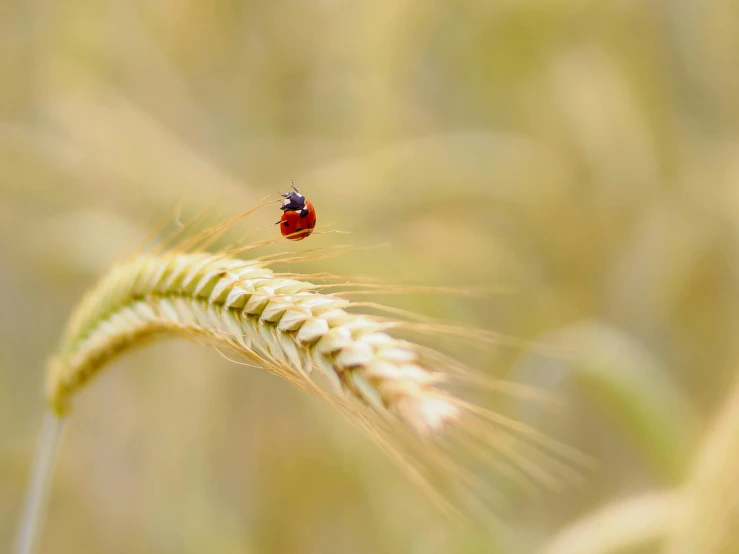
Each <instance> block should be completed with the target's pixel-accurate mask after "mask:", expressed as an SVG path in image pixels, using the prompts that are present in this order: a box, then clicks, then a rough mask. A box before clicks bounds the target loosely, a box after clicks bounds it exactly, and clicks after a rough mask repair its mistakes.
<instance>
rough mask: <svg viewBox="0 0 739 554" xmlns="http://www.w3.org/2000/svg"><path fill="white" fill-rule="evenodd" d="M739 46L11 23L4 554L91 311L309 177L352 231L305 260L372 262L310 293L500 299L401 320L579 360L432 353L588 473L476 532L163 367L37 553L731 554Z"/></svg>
mask: <svg viewBox="0 0 739 554" xmlns="http://www.w3.org/2000/svg"><path fill="white" fill-rule="evenodd" d="M737 37H739V7H737V6H736V5H735V3H732V2H728V1H726V0H723V1H721V0H709V1H707V2H702V3H695V5H691V4H689V3H679V2H668V1H666V0H661V1H660V0H652V1H650V2H633V1H629V0H621V1H615V0H614V1H611V2H587V1H584V0H558V1H545V0H516V1H514V0H507V1H501V2H493V1H489V2H485V1H474V2H473V1H469V0H461V1H459V2H454V3H451V2H449V3H432V2H421V1H418V0H416V1H412V0H404V1H392V0H378V1H375V2H372V3H359V2H349V3H347V2H330V1H325V2H319V3H309V2H296V1H292V2H290V1H283V0H277V1H272V2H265V1H242V2H233V1H231V2H225V1H221V0H215V1H212V2H207V3H206V2H180V3H172V2H168V3H165V2H157V1H152V2H121V1H117V0H111V1H109V2H100V3H97V2H82V1H77V0H71V1H69V2H65V3H63V4H56V3H51V2H42V1H34V2H22V1H20V0H6V1H5V2H3V3H2V4H0V71H2V75H3V77H4V79H3V86H2V87H0V259H1V260H2V269H3V270H2V271H0V285H1V286H0V291H1V292H0V491H2V494H0V545H6V544H8V545H9V544H11V542H12V537H13V534H14V532H15V526H16V523H17V518H18V513H19V506H20V504H21V498H22V495H23V492H24V488H25V486H26V480H27V474H28V470H29V465H30V459H31V456H32V452H33V449H34V445H35V441H36V437H37V433H38V430H39V427H40V422H41V416H42V411H43V407H44V406H43V402H44V400H43V378H44V377H43V372H44V368H45V363H46V358H47V356H48V355H49V353H51V352H52V351H53V349H54V347H55V345H56V343H57V341H58V337H59V333H60V330H61V329H62V327H63V325H64V322H65V321H66V318H67V316H68V314H69V312H70V310H71V309H72V307H73V306H74V305H75V303H76V302H77V300H78V299H79V297H80V295H81V294H82V292H83V291H84V290H86V289H87V288H89V287H90V286H91V285H92V283H94V281H95V280H96V279H97V277H98V276H99V275H100V274H102V273H103V272H104V271H105V270H106V269H107V268H108V267H109V265H110V264H111V263H112V261H113V259H114V258H115V257H116V256H117V255H118V254H119V253H121V252H124V251H125V250H126V249H127V248H130V247H131V245H132V243H133V242H134V241H135V240H136V239H137V238H138V237H139V235H140V233H141V232H142V231H143V230H145V228H146V226H147V224H148V223H147V222H149V221H150V218H151V214H152V213H153V212H155V211H156V210H171V209H172V206H173V205H175V204H176V202H177V198H178V196H181V197H182V198H183V202H182V206H183V210H185V211H188V212H197V211H200V210H202V209H203V208H205V206H207V205H210V204H211V203H213V202H214V201H216V200H217V199H218V198H219V197H221V196H223V195H226V197H225V198H226V199H225V200H224V201H223V202H222V204H221V205H222V206H223V208H222V209H223V210H224V211H227V212H228V211H229V210H231V211H230V213H229V215H232V214H233V213H234V212H239V211H243V210H245V209H248V208H249V207H252V206H254V205H256V204H257V203H258V202H259V200H260V199H261V198H263V197H264V196H265V195H267V194H272V195H275V194H276V193H277V192H278V191H281V190H285V188H286V185H287V184H289V180H290V179H295V180H296V183H297V184H298V185H299V187H300V188H301V191H302V192H305V193H306V194H307V195H309V196H310V198H311V200H312V201H313V203H314V204H315V205H316V207H317V210H318V213H319V224H320V225H321V226H322V227H323V228H324V229H326V230H328V229H336V230H341V231H346V232H348V233H349V234H325V235H316V236H313V237H311V238H310V239H309V241H304V243H302V244H299V245H288V244H286V245H285V246H284V249H285V250H288V251H289V250H295V251H299V250H300V249H302V248H308V247H316V248H317V247H329V248H331V247H334V246H336V245H338V244H352V245H354V246H357V247H365V246H373V248H368V249H367V250H363V251H362V252H361V254H354V255H352V254H350V255H346V256H340V257H337V258H333V259H327V260H314V261H310V262H306V263H305V264H302V265H301V267H300V270H301V271H305V272H306V273H312V272H323V271H328V272H332V273H339V274H347V275H362V276H367V277H373V278H378V279H384V280H387V281H388V282H394V283H413V284H421V285H469V286H479V285H484V286H489V287H491V288H500V289H504V290H506V291H507V292H505V293H503V294H496V295H493V296H492V297H490V298H484V299H482V300H481V299H467V298H459V297H451V296H450V297H444V296H427V295H400V296H397V297H396V296H393V297H392V298H380V300H384V301H387V302H389V303H392V304H393V305H397V306H400V307H402V308H408V309H412V310H414V311H417V312H419V313H422V314H426V315H431V316H434V317H438V318H443V319H445V320H449V321H459V322H462V323H465V324H469V325H474V326H477V327H480V328H483V329H491V330H494V331H498V332H501V333H504V334H506V335H510V336H514V337H518V338H520V339H523V340H524V341H526V340H532V341H536V342H537V343H543V344H551V345H556V346H557V347H562V348H563V349H565V350H567V351H569V352H572V353H573V355H571V356H566V357H557V356H548V355H544V354H542V353H541V352H540V351H539V350H537V349H533V348H532V349H529V348H526V347H523V348H522V347H516V348H510V347H504V346H501V347H496V348H487V349H470V348H469V347H468V346H467V345H465V344H464V343H463V342H459V341H443V342H442V343H441V344H440V347H441V348H443V349H444V350H449V351H450V352H451V353H453V354H454V355H456V356H460V357H462V358H463V359H464V360H465V361H466V362H467V363H469V364H470V365H472V366H474V367H476V368H479V369H482V370H484V371H486V372H489V373H490V374H494V375H498V376H505V377H507V378H509V379H511V380H514V381H517V382H522V383H525V384H532V385H535V386H537V387H541V388H543V389H545V390H548V391H550V392H551V393H552V394H553V395H555V396H556V397H557V398H558V399H560V400H561V401H562V404H563V409H562V410H561V413H558V414H557V415H556V416H555V417H552V416H551V415H550V414H546V413H543V412H541V411H539V409H538V408H537V407H536V406H534V405H530V404H528V403H525V402H521V403H520V405H519V404H514V405H512V406H508V407H509V408H510V409H512V410H514V411H515V412H516V413H517V414H518V415H519V417H520V418H521V419H524V420H525V421H527V422H530V423H533V424H535V425H537V426H539V427H540V428H542V429H544V430H546V432H547V433H549V434H551V436H553V437H556V438H558V439H560V440H563V441H566V442H567V443H568V444H571V445H573V446H575V447H577V448H578V449H580V450H582V451H583V452H585V453H587V454H590V455H591V456H593V457H594V458H595V459H596V460H597V467H596V468H595V469H594V470H592V471H589V472H586V473H585V474H584V480H585V484H584V485H583V486H581V487H579V488H576V489H573V490H568V491H566V492H565V493H557V492H543V493H541V494H540V495H538V496H535V497H533V498H530V497H526V496H520V497H519V496H516V495H512V497H511V498H510V499H509V500H510V506H509V507H508V508H507V509H506V510H504V511H503V513H501V514H500V516H501V519H503V521H505V522H506V523H507V524H508V525H509V526H510V528H511V531H512V533H511V536H510V537H508V536H506V537H491V536H490V535H489V534H488V533H486V532H485V530H483V529H479V530H470V529H466V528H465V529H462V528H458V527H456V526H454V525H450V524H449V523H448V522H445V521H444V519H443V517H442V516H441V515H440V514H439V513H437V512H436V511H435V510H434V508H433V507H431V506H430V505H429V503H428V501H427V499H426V498H425V497H424V495H423V493H422V492H420V491H419V490H417V489H416V488H414V487H413V485H412V484H410V483H408V482H406V480H405V479H404V477H403V476H402V475H401V474H400V473H399V472H398V471H397V469H396V468H395V467H394V466H393V465H392V463H390V461H389V460H387V459H386V457H385V456H384V455H383V453H382V452H380V451H379V450H378V449H377V448H376V446H375V445H374V444H372V442H371V441H370V440H368V439H367V438H366V437H363V436H361V435H358V434H357V433H356V432H355V431H354V430H353V429H352V428H351V427H350V426H349V425H347V424H346V422H344V421H342V420H340V419H337V418H336V417H335V416H334V414H333V413H331V412H330V410H328V409H327V408H325V407H324V406H322V405H321V404H320V403H318V402H317V401H315V400H314V399H311V398H306V397H304V395H302V394H300V393H299V392H298V391H294V390H292V389H291V388H290V387H288V386H287V385H285V384H284V383H282V382H280V381H278V380H276V379H274V378H272V377H270V376H268V375H264V374H262V373H260V372H258V371H249V370H247V369H246V368H242V367H238V366H234V365H231V364H229V363H228V362H226V361H225V360H223V358H222V357H220V356H218V355H217V354H216V353H214V352H212V351H208V350H204V349H200V348H197V347H196V346H193V345H190V344H186V343H183V342H171V343H166V344H158V345H154V346H152V347H150V348H147V349H144V350H141V351H137V352H135V353H133V354H131V355H129V356H126V357H125V358H124V359H122V360H120V361H119V362H116V363H115V364H114V367H112V368H111V369H110V370H107V371H106V372H105V375H104V376H103V377H102V378H101V379H100V380H98V381H96V382H95V383H94V385H92V386H91V387H90V388H89V390H87V391H85V394H84V401H83V402H80V403H78V405H77V406H76V409H75V411H74V414H73V418H72V422H71V426H70V430H69V433H68V436H67V439H66V443H65V445H64V449H63V451H62V456H61V460H60V467H59V471H58V473H57V476H56V480H55V483H54V488H53V492H52V504H51V507H50V512H49V519H48V525H47V528H46V532H45V535H44V539H43V542H42V544H41V550H40V551H41V552H56V553H65V552H110V553H117V552H151V553H160V552H203V551H207V552H222V553H230V552H234V553H235V552H250V553H251V552H253V553H262V552H264V553H277V554H279V553H291V552H347V553H349V552H352V553H369V552H398V553H401V552H403V553H406V552H424V553H426V552H429V553H433V552H439V553H447V552H500V553H503V554H509V553H518V552H521V553H528V552H537V551H538V552H549V553H555V552H557V553H565V554H576V553H578V552H587V553H588V554H592V553H593V552H600V551H602V552H612V551H617V550H616V549H617V548H620V549H621V550H618V552H635V553H642V552H662V551H664V552H668V553H678V552H681V553H684V554H689V553H692V552H694V553H696V554H703V553H704V552H705V553H709V552H711V553H712V552H717V553H719V552H720V553H728V552H735V551H737V549H739V535H738V534H737V533H736V531H735V530H734V528H735V527H736V526H735V525H733V523H734V521H735V514H736V507H737V500H739V488H738V486H737V483H736V476H735V473H736V472H735V471H733V468H734V467H736V463H737V460H739V454H737V446H736V445H735V444H734V442H735V441H736V440H737V439H736V436H737V433H736V432H735V430H736V429H737V425H739V423H737V420H738V419H739V418H737V416H736V414H735V411H736V410H737V407H738V406H739V400H737V393H736V392H735V389H736V386H737V382H738V381H737V379H738V378H739V373H738V369H737V368H739V349H738V348H737V344H738V343H737V341H736V340H735V337H736V336H737V332H738V331H739V320H738V319H737V318H738V316H737V314H738V313H739V309H738V308H739V287H738V286H737V283H739V275H737V274H738V273H739V264H738V263H737V260H739V256H738V253H739V252H738V246H739V241H737V238H738V235H737V224H736V221H737V220H738V217H737V216H738V215H739V214H738V213H737V212H738V211H739V136H738V135H737V123H739V100H737V99H739V73H738V72H737V71H736V68H737V67H739V38H737ZM277 211H278V210H275V212H277ZM270 218H271V219H270ZM277 218H278V215H275V214H270V213H260V214H258V215H256V216H255V218H254V219H253V221H250V222H249V225H248V227H252V226H253V228H257V227H260V226H267V225H270V224H272V223H274V221H275V220H276V219H277ZM308 242H310V244H308ZM376 245H383V246H382V247H380V248H374V246H376ZM173 383H176V386H173ZM732 391H734V392H732ZM2 548H3V546H0V549H2Z"/></svg>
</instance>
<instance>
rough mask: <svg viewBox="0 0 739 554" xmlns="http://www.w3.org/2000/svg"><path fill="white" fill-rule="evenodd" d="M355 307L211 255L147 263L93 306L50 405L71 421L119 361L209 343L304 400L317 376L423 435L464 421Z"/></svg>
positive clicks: (132, 265) (55, 376) (402, 345)
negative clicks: (143, 348) (137, 350)
mask: <svg viewBox="0 0 739 554" xmlns="http://www.w3.org/2000/svg"><path fill="white" fill-rule="evenodd" d="M348 305H349V302H348V301H347V300H345V299H343V298H341V297H339V296H335V295H332V294H322V293H319V292H316V290H315V286H314V285H313V284H311V283H309V282H305V281H299V280H295V279H288V278H284V277H281V276H278V275H275V274H273V272H272V271H271V270H270V269H269V268H267V267H265V266H264V265H262V264H260V263H259V262H248V261H242V260H237V259H229V258H224V256H222V255H211V254H203V253H198V254H183V253H164V254H162V255H159V256H153V255H151V256H147V255H144V256H139V257H138V258H136V259H134V260H133V261H131V262H128V263H124V264H122V265H119V266H117V267H115V268H114V269H113V270H112V271H111V272H110V273H109V274H108V276H107V277H105V278H104V279H103V280H102V281H101V282H100V283H99V285H98V286H97V287H96V288H95V289H94V290H92V291H91V292H90V293H89V294H88V295H87V296H86V298H85V299H84V300H83V302H82V304H81V305H80V308H79V309H78V311H77V312H76V314H75V315H74V317H73V318H72V320H71V322H70V325H69V328H68V330H67V333H66V335H65V338H64V340H63V342H62V347H61V349H60V352H59V353H58V354H57V355H56V356H55V357H54V358H53V360H52V362H51V366H50V372H49V376H48V383H47V395H48V401H49V403H50V405H51V406H52V407H53V409H54V411H55V412H56V413H57V414H60V415H61V414H63V413H64V412H65V411H66V410H67V409H68V406H69V402H70V399H71V397H72V396H73V395H74V394H75V393H76V392H77V391H79V390H80V389H81V388H82V387H83V386H84V385H85V383H87V381H88V380H89V379H90V378H91V377H92V376H94V375H95V374H96V373H97V372H98V371H99V370H100V369H101V367H102V366H103V365H104V364H105V363H107V362H108V361H109V360H110V359H111V358H112V357H114V356H115V355H116V354H118V353H120V352H122V351H124V350H126V349H127V348H129V347H132V346H135V345H137V344H140V343H142V342H143V341H144V340H145V339H147V338H150V337H153V336H155V335H159V334H173V335H183V336H189V337H192V338H198V339H207V340H208V341H209V342H211V343H214V344H216V345H219V346H221V347H225V348H228V349H230V350H232V351H234V352H237V353H238V354H240V355H241V356H243V357H244V358H246V359H248V360H251V361H253V362H254V363H256V364H259V365H261V366H263V367H265V368H266V369H268V370H270V371H273V372H275V373H278V374H280V375H282V376H283V377H286V378H288V379H289V380H290V381H292V382H294V383H297V384H299V385H300V386H304V387H306V388H313V385H314V383H313V381H312V380H311V376H312V374H313V373H314V371H318V372H320V374H321V376H322V377H324V378H325V380H327V381H328V382H329V383H330V384H331V388H333V390H334V392H335V393H337V394H338V395H339V396H343V397H345V398H349V399H352V400H354V401H358V402H360V403H361V404H363V405H366V406H369V407H370V408H371V409H372V410H374V411H375V412H376V413H378V414H380V415H381V416H383V417H394V418H398V419H399V420H401V421H402V422H404V423H405V424H407V425H408V426H410V427H411V428H412V429H413V430H414V431H415V432H417V433H420V434H427V433H429V432H432V431H437V430H439V429H440V428H441V427H443V425H444V424H445V423H446V422H447V421H449V420H451V419H454V418H455V417H456V415H457V413H458V408H457V407H456V406H455V403H454V401H453V399H452V398H451V397H450V396H449V395H448V394H447V393H446V392H445V391H443V390H441V389H440V388H439V387H438V386H437V385H438V384H439V383H441V382H442V381H443V375H442V374H441V373H439V372H437V371H435V370H432V369H431V368H429V367H426V366H425V364H424V360H423V356H422V353H421V351H420V349H419V348H418V347H416V346H415V345H413V344H412V343H409V342H407V341H404V340H400V339H397V338H393V337H391V336H390V335H389V334H387V333H386V332H385V331H386V329H387V327H389V326H391V324H388V323H386V322H381V321H377V320H374V319H372V318H371V317H369V316H365V315H358V314H354V313H350V312H348V311H347V310H346V308H347V307H348Z"/></svg>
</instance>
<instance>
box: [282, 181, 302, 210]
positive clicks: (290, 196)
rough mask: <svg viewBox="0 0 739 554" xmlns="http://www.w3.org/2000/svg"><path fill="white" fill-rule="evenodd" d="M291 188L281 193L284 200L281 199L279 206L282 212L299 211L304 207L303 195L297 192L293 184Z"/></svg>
mask: <svg viewBox="0 0 739 554" xmlns="http://www.w3.org/2000/svg"><path fill="white" fill-rule="evenodd" d="M292 187H293V190H291V191H290V192H286V193H284V194H283V195H282V197H283V198H284V200H283V201H282V207H281V208H280V209H281V210H282V211H283V212H287V211H293V210H296V211H299V210H303V209H304V208H305V196H303V195H302V194H300V193H299V192H298V189H296V188H295V185H292Z"/></svg>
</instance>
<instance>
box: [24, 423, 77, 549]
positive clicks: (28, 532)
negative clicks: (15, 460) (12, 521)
mask: <svg viewBox="0 0 739 554" xmlns="http://www.w3.org/2000/svg"><path fill="white" fill-rule="evenodd" d="M65 428H66V419H65V418H60V417H58V416H57V415H55V414H54V413H52V412H51V411H49V412H47V413H46V415H45V416H44V424H43V428H42V430H41V437H40V440H39V444H38V447H37V449H36V459H35V461H34V466H33V472H32V473H31V481H30V483H29V486H28V492H27V496H26V501H25V505H24V507H23V515H22V517H21V520H20V525H19V528H18V537H17V540H16V544H15V550H14V552H15V554H33V553H34V552H35V551H36V545H37V542H38V539H39V537H40V531H41V528H42V526H43V522H44V517H45V516H46V508H47V504H48V499H49V492H50V491H51V481H52V476H53V475H54V468H55V467H56V461H57V457H58V454H59V445H60V444H61V442H62V437H63V436H64V429H65Z"/></svg>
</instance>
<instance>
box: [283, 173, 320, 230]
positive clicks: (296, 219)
mask: <svg viewBox="0 0 739 554" xmlns="http://www.w3.org/2000/svg"><path fill="white" fill-rule="evenodd" d="M290 186H291V187H292V189H293V190H291V191H290V192H286V193H285V194H283V195H282V197H283V198H284V200H283V201H282V207H281V208H280V209H281V210H282V212H283V214H282V217H281V218H280V221H278V222H277V223H276V225H279V226H280V232H281V233H282V236H283V237H287V238H288V239H290V240H303V239H304V238H305V237H307V236H308V235H310V234H311V233H312V232H313V229H314V228H315V226H316V210H315V209H314V208H313V204H311V203H310V200H306V199H305V196H303V195H302V194H300V193H299V192H298V189H296V188H295V184H294V183H293V182H292V181H290Z"/></svg>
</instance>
